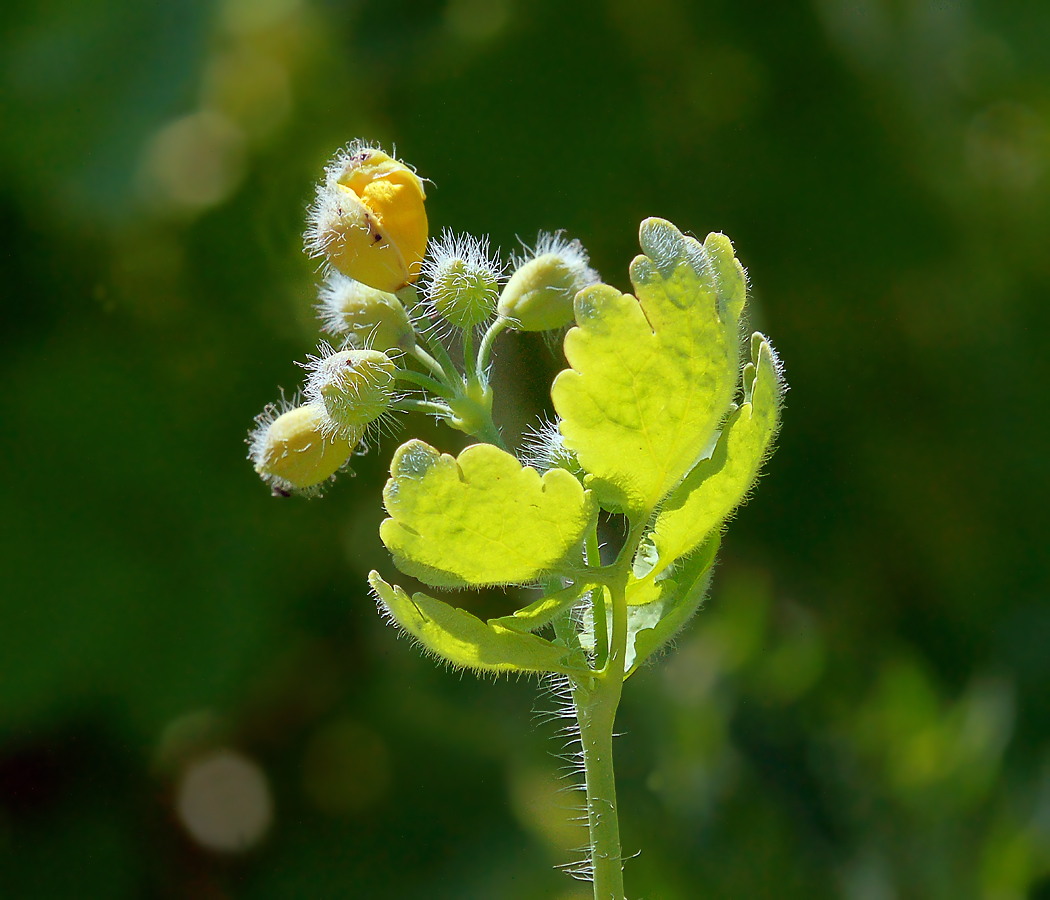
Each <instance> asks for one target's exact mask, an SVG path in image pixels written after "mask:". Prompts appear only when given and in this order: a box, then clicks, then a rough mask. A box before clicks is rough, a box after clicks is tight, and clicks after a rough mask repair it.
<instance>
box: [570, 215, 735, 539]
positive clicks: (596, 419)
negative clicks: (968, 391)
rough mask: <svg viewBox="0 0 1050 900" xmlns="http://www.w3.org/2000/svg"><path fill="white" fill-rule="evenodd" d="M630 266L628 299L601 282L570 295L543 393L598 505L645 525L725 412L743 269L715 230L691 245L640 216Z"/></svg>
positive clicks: (732, 376)
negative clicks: (561, 347) (557, 363)
mask: <svg viewBox="0 0 1050 900" xmlns="http://www.w3.org/2000/svg"><path fill="white" fill-rule="evenodd" d="M639 237H640V243H641V245H642V249H643V250H644V251H645V255H644V256H639V257H636V258H635V260H634V262H633V263H632V264H631V282H632V284H633V285H634V288H635V293H636V294H637V299H636V298H635V297H634V296H631V295H630V294H621V293H620V292H619V291H618V290H616V289H615V288H613V287H610V286H609V285H605V284H601V285H596V286H594V287H590V288H587V289H586V290H584V291H581V292H580V293H579V294H577V296H576V300H575V316H576V327H575V328H573V329H571V330H570V331H569V333H568V334H567V335H566V336H565V357H566V359H567V360H568V362H569V365H570V366H571V368H569V369H566V370H565V371H563V372H561V373H560V374H559V375H558V377H557V378H556V379H555V382H554V385H553V387H552V389H551V396H552V398H553V400H554V406H555V409H556V410H557V412H558V415H559V416H560V418H561V432H562V434H563V435H564V437H565V446H566V447H567V448H568V449H569V450H571V451H573V452H574V453H575V454H576V456H577V458H578V459H579V462H580V465H581V466H582V467H583V468H584V469H585V470H586V471H587V472H588V473H589V478H588V480H587V484H588V487H590V488H592V489H593V490H594V491H595V493H596V494H597V495H598V499H599V500H600V502H601V503H602V505H603V506H605V507H607V508H610V509H615V510H619V511H622V512H625V513H627V514H628V515H629V516H630V517H631V518H632V519H634V520H635V521H644V519H645V518H647V517H648V516H649V515H650V513H651V512H652V511H653V509H655V508H656V506H657V505H658V504H659V503H660V501H661V500H663V499H664V497H666V496H667V494H668V493H669V492H670V491H671V489H672V488H674V486H675V485H676V484H677V483H678V482H679V481H680V480H681V479H682V477H683V476H684V475H685V474H686V472H688V471H689V469H690V468H691V467H692V466H693V464H694V463H695V462H696V460H697V458H698V457H699V456H700V454H701V452H702V450H703V449H704V447H705V446H707V445H708V444H709V442H710V440H711V439H712V437H713V436H714V434H715V432H716V431H717V429H718V427H719V425H720V424H721V422H722V420H723V418H724V417H725V415H726V413H727V411H728V410H729V408H730V404H731V402H732V399H733V393H734V391H735V390H736V378H737V374H736V373H737V372H738V371H739V356H740V336H739V322H740V316H741V313H742V311H743V306H744V299H745V294H746V276H745V274H744V270H743V268H742V267H741V265H740V263H739V262H737V260H736V258H735V257H734V255H733V246H732V244H731V243H730V241H729V239H728V238H727V237H725V236H724V235H722V234H711V235H708V237H707V239H706V240H705V242H704V244H703V245H701V244H700V243H699V242H697V241H696V240H695V239H693V238H691V237H685V236H684V235H682V233H681V232H680V231H678V229H677V228H675V227H674V226H673V225H672V224H671V223H670V222H667V221H664V220H663V219H646V220H645V221H644V222H642V225H641V229H640V234H639Z"/></svg>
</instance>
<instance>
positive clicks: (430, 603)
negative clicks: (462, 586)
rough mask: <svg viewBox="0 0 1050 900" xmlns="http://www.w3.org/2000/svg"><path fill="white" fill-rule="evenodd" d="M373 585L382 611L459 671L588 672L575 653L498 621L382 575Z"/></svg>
mask: <svg viewBox="0 0 1050 900" xmlns="http://www.w3.org/2000/svg"><path fill="white" fill-rule="evenodd" d="M368 583H369V584H370V585H371V586H372V590H373V591H374V592H375V595H376V599H377V602H378V604H379V607H380V610H381V612H383V613H385V615H386V616H387V617H388V618H389V619H390V620H391V621H392V622H394V623H395V624H396V625H397V626H398V627H399V628H401V629H402V630H403V631H404V632H406V633H407V634H409V635H410V636H411V637H412V638H413V639H414V640H415V641H416V642H417V643H419V644H420V646H422V647H423V649H424V650H425V651H426V652H427V653H429V654H430V655H432V656H436V657H438V658H440V659H442V660H444V661H445V662H447V663H449V664H451V665H453V666H455V667H456V668H459V669H470V670H471V671H473V672H478V673H480V672H491V673H496V674H500V673H510V672H560V673H563V674H579V673H580V672H585V671H587V669H586V668H585V667H584V665H583V660H582V659H579V658H578V656H576V651H574V650H571V649H569V648H568V647H559V646H558V645H557V644H554V643H551V642H550V641H548V640H544V639H543V638H541V637H537V636H536V635H534V634H528V633H523V632H520V631H514V630H512V629H509V628H505V627H503V626H502V625H500V624H499V623H498V621H493V622H488V623H486V622H482V621H481V619H479V618H477V617H476V616H472V615H471V614H470V613H469V612H467V611H466V610H463V609H457V608H456V607H454V606H450V605H449V604H447V603H445V602H443V601H441V600H437V599H435V598H434V597H428V596H427V595H426V594H413V595H412V596H411V597H409V596H408V594H406V593H405V592H404V591H403V590H402V589H401V588H399V587H398V586H397V585H390V584H387V583H386V582H385V581H383V579H382V578H381V577H380V576H379V573H378V572H372V573H371V574H370V575H369V576H368ZM574 657H575V658H574Z"/></svg>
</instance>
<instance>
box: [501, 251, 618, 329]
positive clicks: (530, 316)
mask: <svg viewBox="0 0 1050 900" xmlns="http://www.w3.org/2000/svg"><path fill="white" fill-rule="evenodd" d="M529 253H531V254H532V255H531V258H529V257H526V258H525V259H522V260H520V261H518V265H517V268H516V269H515V271H514V274H513V275H511V278H510V281H508V282H507V286H506V287H505V288H504V289H503V293H502V295H501V296H500V298H499V305H498V307H497V311H498V312H499V315H500V316H502V317H503V318H505V319H510V320H511V321H512V322H513V323H514V327H515V328H517V329H519V330H520V331H550V330H553V329H555V328H561V327H562V326H563V325H568V324H569V323H570V322H571V321H572V319H573V308H572V303H573V299H574V298H575V297H576V294H577V292H579V291H581V290H583V289H584V288H585V287H588V286H590V285H592V284H597V283H598V281H599V278H598V273H597V272H595V271H594V269H592V268H591V267H590V266H589V265H588V258H587V252H586V251H585V250H584V249H583V245H582V244H581V243H580V242H579V241H575V240H574V241H566V240H564V239H563V238H562V237H561V235H560V233H559V234H553V235H552V234H544V233H543V232H540V236H539V239H538V240H537V242H536V248H535V250H530V251H529Z"/></svg>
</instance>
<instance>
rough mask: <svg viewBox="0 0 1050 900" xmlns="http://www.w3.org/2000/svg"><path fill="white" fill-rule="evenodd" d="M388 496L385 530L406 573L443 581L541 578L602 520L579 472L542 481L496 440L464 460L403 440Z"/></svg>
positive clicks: (472, 583)
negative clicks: (574, 474) (496, 443)
mask: <svg viewBox="0 0 1050 900" xmlns="http://www.w3.org/2000/svg"><path fill="white" fill-rule="evenodd" d="M383 500H384V502H385V503H386V510H387V512H388V513H389V514H390V516H391V518H389V519H386V520H385V521H384V522H383V524H382V525H381V526H380V528H379V535H380V537H381V538H382V539H383V543H384V544H386V547H387V549H388V550H389V551H390V552H391V553H392V554H393V555H394V562H395V563H396V564H397V567H398V568H399V569H400V570H401V571H402V572H404V573H405V574H406V575H411V576H413V577H415V578H418V579H419V580H420V581H422V582H424V583H425V584H430V585H434V586H436V587H478V586H481V585H491V584H511V583H521V582H527V581H533V580H535V579H536V578H538V577H540V576H541V575H543V574H546V573H549V572H552V571H555V570H557V569H558V568H559V566H560V565H561V564H563V563H564V561H565V560H566V558H567V557H568V556H569V555H570V554H571V553H572V551H573V550H574V549H575V548H576V547H578V546H579V545H580V544H581V542H582V541H583V535H584V532H585V531H586V530H587V528H588V526H589V525H590V524H591V522H592V521H593V519H594V516H595V514H596V507H595V503H594V500H593V498H592V496H591V495H590V494H589V493H588V492H585V491H584V489H583V487H582V485H581V484H580V483H579V481H577V480H576V479H575V478H574V477H573V476H572V475H570V474H569V473H568V472H566V471H564V470H562V469H552V470H551V471H549V472H547V473H546V474H545V475H543V477H542V478H541V477H540V475H539V473H538V472H537V471H536V470H535V469H532V468H528V467H526V468H522V465H521V463H519V462H518V461H517V460H516V459H515V458H514V457H513V456H511V455H510V454H509V453H507V452H506V451H504V450H500V449H499V448H498V447H494V446H493V445H492V444H475V445H473V446H472V447H467V449H466V450H464V451H463V452H462V453H461V454H460V455H459V458H458V459H454V458H453V457H451V456H449V455H448V454H446V453H439V452H438V451H437V450H435V449H434V448H433V447H431V446H430V445H428V444H425V443H423V442H422V441H409V442H408V443H406V444H402V445H401V446H400V447H399V448H398V450H397V452H396V453H395V454H394V458H393V460H392V461H391V463H390V480H389V481H387V483H386V488H385V489H384V490H383Z"/></svg>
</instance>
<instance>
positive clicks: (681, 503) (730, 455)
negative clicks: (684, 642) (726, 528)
mask: <svg viewBox="0 0 1050 900" xmlns="http://www.w3.org/2000/svg"><path fill="white" fill-rule="evenodd" d="M751 356H752V359H753V363H749V364H748V365H747V366H745V367H744V403H743V405H742V406H741V407H740V408H739V409H737V410H735V411H734V412H733V414H732V415H731V416H730V417H729V421H728V422H726V425H725V427H724V428H723V429H722V434H721V436H720V437H719V439H718V443H717V444H716V445H715V449H714V452H713V453H712V454H711V457H710V458H709V459H704V460H701V461H700V462H699V463H697V464H696V466H695V467H694V469H693V470H692V471H691V472H690V473H689V474H688V475H687V476H686V478H685V480H684V481H683V482H682V483H681V485H679V486H678V488H677V489H676V490H675V491H674V493H673V494H672V495H671V496H670V497H669V498H668V500H667V502H666V503H665V504H664V505H663V507H662V508H661V510H660V513H659V515H658V516H657V518H656V523H655V525H654V526H653V534H652V541H653V544H654V545H655V547H656V550H657V552H658V553H659V561H658V562H657V564H656V565H655V567H654V568H653V571H652V573H651V574H652V575H656V574H658V573H659V572H661V571H662V570H663V569H665V568H666V567H667V566H669V565H671V564H672V563H673V562H674V561H675V560H676V559H680V558H681V557H683V556H685V555H687V554H689V553H691V552H692V551H693V550H694V549H695V548H696V547H698V546H700V544H701V543H702V542H703V541H704V540H705V539H706V538H707V536H708V535H709V534H710V533H711V532H712V531H714V530H715V529H717V528H718V527H719V525H721V523H722V522H723V521H725V519H726V517H727V516H729V515H730V514H731V513H732V512H733V510H734V509H736V508H737V506H739V505H740V503H741V502H742V501H743V500H744V498H745V497H746V496H747V492H748V490H750V488H751V486H752V484H754V482H755V478H756V477H757V476H758V471H759V469H760V468H761V466H762V463H763V462H764V461H765V459H766V458H767V456H768V455H769V452H770V449H771V447H772V444H773V438H774V436H775V435H776V432H777V427H778V425H779V423H780V406H781V401H782V399H783V395H784V383H783V379H782V378H781V376H780V366H779V362H778V361H777V357H776V354H775V353H774V352H773V348H772V347H771V346H770V345H769V341H767V340H766V339H765V338H764V337H763V336H762V335H761V334H759V333H758V332H755V334H754V335H753V337H752V338H751Z"/></svg>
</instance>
